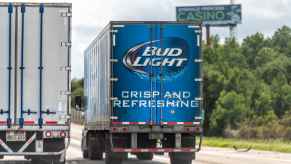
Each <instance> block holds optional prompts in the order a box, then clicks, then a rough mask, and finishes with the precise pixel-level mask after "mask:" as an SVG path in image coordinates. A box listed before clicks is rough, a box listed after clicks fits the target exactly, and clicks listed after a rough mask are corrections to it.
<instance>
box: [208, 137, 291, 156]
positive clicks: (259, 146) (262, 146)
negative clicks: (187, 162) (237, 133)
mask: <svg viewBox="0 0 291 164" xmlns="http://www.w3.org/2000/svg"><path fill="white" fill-rule="evenodd" d="M203 145H204V146H210V147H221V148H234V146H235V147H236V148H238V149H239V150H247V149H248V148H251V149H255V150H262V151H274V152H282V153H291V147H290V145H291V141H289V142H288V141H283V140H279V139H275V140H260V139H249V140H246V139H235V138H215V137H206V138H204V141H203Z"/></svg>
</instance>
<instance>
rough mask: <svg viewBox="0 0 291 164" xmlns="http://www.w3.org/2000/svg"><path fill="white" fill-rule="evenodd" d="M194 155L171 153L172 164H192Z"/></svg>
mask: <svg viewBox="0 0 291 164" xmlns="http://www.w3.org/2000/svg"><path fill="white" fill-rule="evenodd" d="M192 158H193V154H192V153H170V161H171V164H192Z"/></svg>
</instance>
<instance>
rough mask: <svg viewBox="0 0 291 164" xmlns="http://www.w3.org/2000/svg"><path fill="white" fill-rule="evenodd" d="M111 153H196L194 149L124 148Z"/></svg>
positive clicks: (115, 149) (114, 149)
mask: <svg viewBox="0 0 291 164" xmlns="http://www.w3.org/2000/svg"><path fill="white" fill-rule="evenodd" d="M112 151H113V152H128V153H129V152H132V153H145V152H152V153H159V152H196V149H194V148H149V149H136V148H134V149H126V148H113V150H112Z"/></svg>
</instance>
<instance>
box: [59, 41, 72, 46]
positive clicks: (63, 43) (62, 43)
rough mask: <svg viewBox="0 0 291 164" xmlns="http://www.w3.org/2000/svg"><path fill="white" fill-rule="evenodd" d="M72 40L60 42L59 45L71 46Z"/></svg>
mask: <svg viewBox="0 0 291 164" xmlns="http://www.w3.org/2000/svg"><path fill="white" fill-rule="evenodd" d="M71 46H72V42H61V47H71Z"/></svg>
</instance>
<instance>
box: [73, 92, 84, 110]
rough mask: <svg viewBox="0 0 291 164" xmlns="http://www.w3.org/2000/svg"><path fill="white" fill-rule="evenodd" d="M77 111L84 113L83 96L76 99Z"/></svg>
mask: <svg viewBox="0 0 291 164" xmlns="http://www.w3.org/2000/svg"><path fill="white" fill-rule="evenodd" d="M75 109H76V111H83V110H84V103H83V97H82V96H76V97H75Z"/></svg>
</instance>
